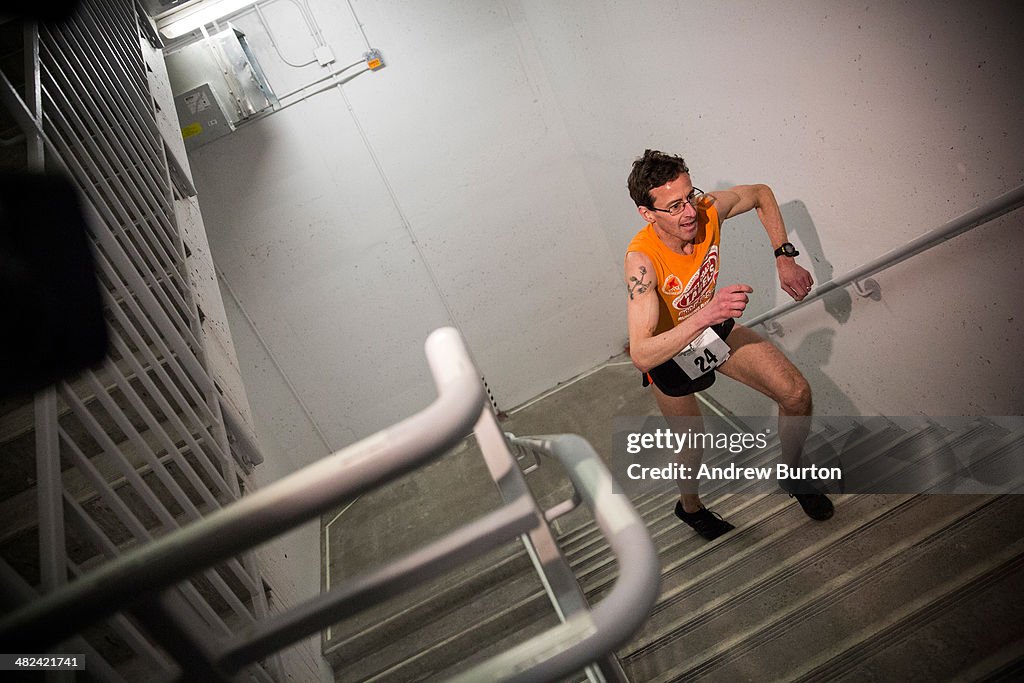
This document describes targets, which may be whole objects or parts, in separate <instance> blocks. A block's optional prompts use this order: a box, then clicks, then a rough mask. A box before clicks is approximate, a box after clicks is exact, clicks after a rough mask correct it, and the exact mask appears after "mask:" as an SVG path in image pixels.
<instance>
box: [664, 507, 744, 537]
mask: <svg viewBox="0 0 1024 683" xmlns="http://www.w3.org/2000/svg"><path fill="white" fill-rule="evenodd" d="M676 517H678V518H679V519H681V520H683V522H685V523H686V524H688V525H689V526H690V527H691V528H692V529H693V530H694V531H696V532H697V533H698V534H700V535H701V536H703V537H704V538H706V539H707V540H709V541H711V540H714V539H716V538H718V537H719V536H721V535H722V534H724V533H726V532H728V531H732V530H733V529H735V528H736V527H734V526H733V525H732V524H729V522H727V521H725V520H724V519H722V517H721V516H720V515H719V514H718V513H716V512H712V511H711V510H708V509H707V508H706V507H702V508H701V509H700V510H697V511H696V512H686V511H685V510H683V503H682V501H678V500H677V501H676Z"/></svg>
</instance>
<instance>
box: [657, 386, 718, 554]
mask: <svg viewBox="0 0 1024 683" xmlns="http://www.w3.org/2000/svg"><path fill="white" fill-rule="evenodd" d="M653 389H654V396H655V398H656V399H657V401H658V407H659V408H661V413H662V415H664V416H665V417H667V418H671V417H682V418H688V419H691V420H693V421H694V423H693V424H691V425H688V427H689V428H690V429H691V430H692V431H694V432H703V431H704V420H703V417H702V416H701V412H700V407H699V406H698V405H697V397H696V396H693V395H690V396H668V395H667V394H665V393H663V392H662V391H661V390H659V389H658V387H657V386H655V387H653ZM702 455H703V449H702V448H699V447H698V448H692V447H691V448H684V449H682V450H680V451H679V454H678V455H677V456H676V459H677V462H678V463H679V464H680V465H684V466H685V467H687V468H689V471H690V472H696V471H697V469H698V468H699V467H700V459H701V456H702ZM676 484H677V485H678V486H679V502H678V503H676V509H675V514H676V517H678V518H679V519H680V520H681V521H682V522H684V523H685V524H686V525H688V526H689V527H690V528H691V529H693V530H694V531H696V532H697V533H698V534H699V535H700V536H702V537H704V538H705V539H707V540H709V541H710V540H714V539H716V538H718V537H719V536H721V535H722V534H724V533H728V532H729V531H732V530H733V529H734V528H735V527H734V526H733V525H732V524H729V523H728V522H726V521H725V520H724V519H722V518H721V516H719V515H717V514H715V513H713V512H711V511H710V510H708V509H707V508H705V507H704V504H703V503H702V502H701V500H700V492H699V491H698V486H699V482H698V480H697V477H696V475H694V476H693V477H692V478H691V479H678V480H676Z"/></svg>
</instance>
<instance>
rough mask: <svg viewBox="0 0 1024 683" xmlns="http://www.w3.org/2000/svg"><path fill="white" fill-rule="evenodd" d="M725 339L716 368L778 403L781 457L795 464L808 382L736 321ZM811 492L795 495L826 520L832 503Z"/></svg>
mask: <svg viewBox="0 0 1024 683" xmlns="http://www.w3.org/2000/svg"><path fill="white" fill-rule="evenodd" d="M728 342H729V347H730V349H731V353H730V355H729V359H728V360H727V361H725V363H723V364H722V365H721V366H720V367H719V370H720V371H721V372H722V374H724V375H726V376H727V377H731V378H733V379H735V380H737V381H739V382H742V383H743V384H746V385H747V386H749V387H751V388H753V389H757V390H758V391H760V392H761V393H762V394H764V395H765V396H767V397H768V398H770V399H772V400H773V401H775V403H776V404H777V405H778V406H779V441H780V444H781V447H782V459H783V461H784V462H785V463H786V464H787V465H789V466H791V467H796V466H798V465H799V463H800V458H801V456H802V455H803V448H804V442H805V441H806V440H807V434H808V432H809V430H810V426H811V419H810V418H811V414H812V409H813V403H812V401H811V387H810V385H809V384H808V383H807V380H806V379H804V376H803V375H802V374H801V373H800V371H799V370H798V369H797V368H796V366H795V365H793V363H791V362H790V360H789V359H788V358H786V356H785V355H784V354H783V353H782V351H780V350H779V349H778V348H776V347H775V345H774V344H772V343H771V342H770V341H768V340H767V339H765V338H764V337H762V336H761V335H759V334H757V333H756V332H753V331H752V330H750V329H748V328H746V327H743V326H742V325H738V324H737V325H736V326H735V327H733V329H732V332H731V333H730V334H729V339H728ZM784 490H787V491H788V490H789V488H788V487H786V488H785V489H784ZM813 491H814V489H813V488H812V489H811V491H807V490H806V489H804V493H802V494H800V495H797V496H796V498H797V500H798V501H799V502H800V506H801V507H802V508H803V509H804V512H806V513H807V514H808V515H809V516H810V517H812V518H814V519H819V520H823V519H828V518H829V517H831V516H832V503H831V502H830V501H829V500H828V498H827V497H826V496H825V495H823V494H820V493H813ZM790 492H791V493H796V491H795V490H793V491H790Z"/></svg>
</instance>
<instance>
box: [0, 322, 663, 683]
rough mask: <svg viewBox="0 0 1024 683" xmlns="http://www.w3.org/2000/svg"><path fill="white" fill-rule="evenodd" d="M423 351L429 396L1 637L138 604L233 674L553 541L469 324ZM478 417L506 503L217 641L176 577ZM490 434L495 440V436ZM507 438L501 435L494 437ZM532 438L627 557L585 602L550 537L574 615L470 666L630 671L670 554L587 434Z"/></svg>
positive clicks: (106, 570)
mask: <svg viewBox="0 0 1024 683" xmlns="http://www.w3.org/2000/svg"><path fill="white" fill-rule="evenodd" d="M426 351H427V358H428V361H429V363H430V368H431V372H432V374H433V376H434V381H435V384H436V386H437V391H438V398H437V399H436V400H435V401H434V402H433V403H431V404H430V405H429V406H428V407H427V408H425V409H424V410H422V411H420V412H419V413H417V414H415V415H413V416H412V417H410V418H408V419H406V420H403V421H402V422H400V423H398V424H396V425H394V426H392V427H390V428H388V429H385V430H383V431H381V432H378V433H377V434H375V435H373V436H371V437H368V438H366V439H364V440H362V441H360V442H358V443H356V444H354V445H352V446H349V447H348V448H345V449H342V450H341V451H338V452H337V453H335V454H333V455H331V456H328V457H327V458H325V459H323V460H321V461H320V462H317V463H315V464H313V465H309V466H308V467H306V468H304V469H302V470H300V471H299V472H296V473H294V474H292V475H289V476H288V477H285V478H284V479H281V480H279V481H277V482H275V483H274V484H272V485H270V486H268V487H267V488H265V489H262V490H260V491H257V492H255V493H253V494H252V495H250V496H247V497H245V498H242V499H240V500H238V501H237V502H235V503H233V504H231V505H229V506H227V507H224V508H222V509H220V510H218V511H217V512H215V513H213V514H211V515H210V516H209V517H206V518H203V519H201V520H199V521H197V522H194V523H193V524H191V525H189V526H187V527H184V528H182V529H179V530H178V531H176V532H174V533H172V534H169V535H168V536H165V537H163V538H161V539H159V540H156V541H154V542H152V543H149V544H147V545H145V546H142V547H140V548H138V549H137V550H135V551H133V552H131V553H128V554H125V555H123V556H121V557H120V558H118V559H115V560H112V561H111V562H109V563H108V564H105V565H103V566H102V567H100V568H98V569H97V570H95V571H93V572H91V573H90V574H88V575H86V576H84V577H82V578H80V579H78V580H77V581H74V582H73V583H70V584H67V585H66V586H64V587H62V588H60V589H58V590H56V591H54V592H52V593H50V594H47V595H44V596H41V597H39V598H37V599H35V600H32V601H31V602H28V603H27V604H25V605H24V606H22V607H21V608H20V609H18V610H17V611H15V612H13V613H12V614H10V615H7V616H5V617H3V618H2V619H0V642H3V643H5V644H6V645H7V646H8V649H10V650H11V651H25V652H28V651H35V652H43V651H46V649H47V648H48V647H49V646H51V645H52V644H54V643H59V642H61V641H65V640H67V639H68V638H69V637H72V636H73V635H74V634H76V633H77V632H79V631H80V630H81V629H83V628H84V627H86V626H88V625H89V624H91V623H92V622H94V621H96V620H98V619H102V618H104V617H107V616H109V615H111V614H114V613H116V612H121V611H131V612H132V613H133V614H134V615H135V616H136V618H138V619H139V621H140V622H141V623H142V624H143V625H144V626H145V627H147V628H148V629H150V630H151V631H154V632H156V633H158V634H160V637H161V643H162V645H163V646H164V647H165V649H167V650H168V652H169V653H170V654H171V655H172V656H173V657H175V659H176V660H177V662H178V664H179V666H180V667H181V671H180V673H179V676H181V677H182V678H184V679H190V680H205V681H227V680H228V677H229V676H231V675H233V674H235V673H237V672H238V671H240V670H242V669H243V668H244V667H246V666H247V665H249V664H250V663H251V662H254V661H256V660H258V659H259V658H260V657H262V656H265V655H268V654H271V653H273V652H276V651H278V650H280V649H282V648H284V647H287V646H288V645H289V644H291V643H294V642H295V641H297V640H299V639H301V638H302V637H304V636H307V635H309V634H310V633H313V632H315V631H316V630H318V629H320V628H323V627H325V626H327V625H329V624H330V623H334V622H336V621H337V620H338V618H339V614H342V613H345V611H346V610H348V611H349V612H348V613H351V611H357V610H360V609H364V608H367V607H369V606H372V605H373V604H375V603H376V602H378V601H380V600H382V599H384V598H386V597H389V596H392V595H395V594H397V593H398V592H401V591H403V590H406V589H408V588H410V587H411V586H413V585H416V584H418V583H422V582H423V581H425V580H427V579H430V578H433V577H435V576H438V575H441V574H443V573H444V572H445V571H447V570H448V569H450V568H451V565H452V564H453V563H458V562H464V561H466V560H468V559H470V558H472V557H478V556H480V555H481V554H483V553H485V552H487V551H489V550H490V549H492V548H494V547H497V545H498V544H500V543H504V542H508V541H510V540H512V539H515V538H521V539H524V541H528V542H529V543H528V545H530V546H532V547H537V546H536V545H535V543H539V544H540V545H541V546H548V545H551V546H553V545H554V544H553V543H549V542H550V541H551V539H550V534H549V533H548V531H549V530H548V527H547V525H546V524H545V523H544V522H545V513H544V511H543V510H541V508H540V507H539V506H538V504H537V502H536V500H535V499H534V498H533V496H532V495H531V494H530V493H529V491H528V489H527V488H526V487H525V481H524V480H522V475H521V473H520V471H519V468H518V466H517V464H516V460H515V458H514V457H513V456H512V455H511V454H510V453H509V451H508V449H507V447H506V446H507V441H506V440H505V439H506V438H505V436H504V435H503V434H502V433H501V432H500V430H498V428H497V423H496V422H495V421H494V415H493V413H492V412H491V411H490V408H489V407H488V405H487V402H486V397H485V394H484V391H483V387H482V385H481V384H480V381H479V374H478V373H477V372H476V369H475V368H474V367H473V364H472V362H471V361H470V359H469V356H468V354H467V352H466V349H465V347H464V346H463V344H462V340H461V337H460V336H459V334H458V332H456V331H455V330H454V329H452V328H442V329H440V330H436V331H435V332H434V333H432V334H431V335H430V337H429V338H428V339H427V343H426ZM474 427H475V431H476V432H477V434H478V438H479V437H480V436H484V439H483V441H481V450H482V451H484V456H485V460H487V462H488V466H489V467H491V468H493V471H492V474H498V475H499V477H500V479H501V480H502V481H499V480H498V479H496V480H495V481H496V483H498V484H499V488H500V489H501V490H502V493H503V498H504V499H505V500H504V504H503V505H502V506H501V507H500V508H499V509H497V510H494V511H492V512H490V513H488V514H486V515H484V516H483V517H481V518H479V519H476V520H473V521H470V522H468V523H467V524H464V525H463V526H461V527H460V528H458V529H456V530H455V531H453V532H450V533H449V534H447V535H446V536H444V537H443V538H441V539H439V540H437V541H434V542H431V543H429V544H427V545H425V546H423V547H422V548H419V549H418V550H415V551H413V552H410V553H408V554H407V555H405V556H404V557H401V558H398V559H397V560H392V561H390V562H388V563H386V564H384V565H383V566H382V567H380V568H378V569H376V570H373V571H371V572H369V573H367V574H365V575H362V576H358V577H355V578H354V579H350V580H349V581H346V582H345V583H343V584H341V585H340V586H338V587H337V588H334V589H332V590H330V591H327V592H326V593H322V594H320V595H318V596H316V597H314V598H311V599H309V600H307V601H305V602H303V603H301V604H299V605H297V606H294V607H292V608H290V609H288V610H287V611H284V612H282V613H279V614H275V615H273V616H270V617H268V618H266V619H264V620H261V621H260V622H257V623H255V624H252V625H250V626H249V627H246V628H244V629H243V630H242V631H241V632H239V633H238V634H236V635H235V636H232V637H229V638H226V639H220V640H219V642H211V641H213V639H211V637H210V634H209V633H208V629H207V628H206V627H205V625H204V624H203V623H201V622H199V621H197V620H196V618H195V617H194V615H192V614H191V613H190V610H189V609H188V606H187V605H186V604H184V603H183V602H182V601H181V600H180V599H179V598H178V597H177V596H176V594H175V593H174V591H172V590H169V589H170V588H171V587H173V586H174V585H175V584H177V583H179V582H181V581H185V580H187V579H188V578H189V577H190V576H192V575H193V574H195V573H196V572H197V571H199V570H201V569H203V568H206V567H210V566H213V565H215V564H217V563H219V562H222V561H224V560H227V559H229V558H230V557H232V556H234V555H237V554H239V553H240V552H242V551H245V550H248V549H250V548H251V547H254V546H256V545H259V544H261V543H264V542H266V541H268V540H270V539H272V538H274V537H276V536H278V535H280V534H281V533H284V532H285V531H288V530H289V529H291V528H293V527H295V526H297V525H299V524H301V523H303V522H305V521H308V520H310V519H313V518H315V517H316V516H317V515H319V514H321V513H323V512H325V511H327V510H328V509H330V508H331V507H333V506H335V505H337V504H338V503H340V502H341V501H343V500H345V499H348V498H351V497H353V496H356V495H358V494H360V493H362V492H364V491H366V490H369V489H371V488H373V487H376V486H379V485H381V484H383V483H385V482H387V481H389V480H392V479H395V478H397V477H399V476H401V475H402V474H405V473H406V472H408V471H410V470H412V469H414V468H416V467H417V466H420V465H422V464H425V463H426V462H428V461H429V460H431V459H432V458H435V457H437V456H438V455H440V454H442V453H444V452H446V451H447V450H448V449H450V448H451V447H452V446H454V445H456V444H457V443H458V442H459V440H461V439H462V438H463V437H465V436H466V435H467V434H468V433H469V432H470V431H471V430H474ZM484 441H486V442H487V444H490V445H491V446H492V447H491V448H488V449H485V448H484ZM499 442H500V444H501V447H500V448H494V447H493V446H494V445H495V444H498V443H499ZM523 443H524V444H529V445H530V447H531V448H536V449H540V450H542V451H544V452H546V453H548V454H550V455H551V456H552V457H554V458H557V459H558V460H560V461H561V462H562V463H563V465H564V466H565V468H566V470H567V472H568V474H569V477H570V480H571V481H572V484H573V486H574V488H575V489H576V490H577V492H578V494H579V495H580V496H581V497H582V498H583V499H584V500H585V501H586V503H587V504H588V505H589V506H590V507H591V509H592V510H593V512H594V515H595V517H596V519H597V523H598V525H599V527H600V529H601V530H602V532H603V533H604V534H605V536H606V537H607V539H608V543H609V545H610V546H611V548H612V550H613V552H614V553H615V555H616V557H617V558H618V560H619V565H620V570H619V579H618V581H617V582H616V584H615V586H614V588H613V589H612V591H611V593H609V595H608V596H607V597H606V598H605V599H604V600H602V602H601V603H600V604H599V605H598V606H597V607H596V608H594V609H593V610H591V609H588V608H587V607H586V603H585V601H584V600H583V598H582V591H580V589H579V586H578V584H577V583H575V579H574V578H573V577H572V574H571V571H570V570H569V565H568V562H567V561H566V560H565V557H564V555H562V554H561V552H560V551H559V550H557V548H555V549H554V550H553V553H554V555H551V554H550V552H549V551H550V549H549V548H544V549H543V553H542V554H543V556H544V557H545V558H546V560H545V563H544V566H542V567H539V568H538V569H539V571H540V572H541V578H542V581H548V580H552V582H553V583H557V584H558V585H557V586H556V588H557V590H558V592H559V595H556V596H554V598H553V600H554V603H555V607H556V609H559V610H562V608H567V609H564V610H562V611H560V612H559V613H560V616H562V617H565V618H564V619H563V623H561V624H560V625H559V626H556V627H554V628H552V629H549V630H548V631H546V632H545V633H542V634H540V635H539V636H535V637H534V638H531V639H530V640H528V641H527V642H525V643H523V644H522V645H520V646H518V647H516V648H513V649H512V650H510V651H508V652H506V653H503V654H500V655H497V656H495V657H493V658H492V659H490V660H488V661H486V662H484V663H482V664H480V665H479V666H477V667H475V668H474V669H472V670H471V671H470V672H467V673H466V674H464V675H463V677H462V679H461V680H517V681H524V680H549V679H553V678H557V677H559V676H562V675H566V674H569V673H571V672H573V671H578V670H579V669H582V668H584V667H586V666H588V665H590V664H592V663H595V662H596V663H598V666H603V667H604V668H602V671H609V672H611V675H612V678H608V677H606V678H605V680H624V677H623V676H621V675H619V676H615V669H614V667H613V664H612V663H610V662H609V661H606V660H609V658H610V659H611V660H614V656H613V655H612V654H611V653H613V652H614V649H615V648H616V647H618V646H619V645H621V644H622V643H623V642H625V640H626V639H628V638H629V637H630V636H631V635H632V634H633V633H634V632H635V631H636V630H637V629H638V628H639V626H640V625H641V624H642V622H643V621H644V620H645V619H646V617H647V615H648V613H649V612H650V609H651V607H652V606H653V605H654V601H655V599H656V597H657V595H658V590H659V579H660V566H659V563H658V557H657V552H656V551H655V549H654V545H653V543H652V541H651V538H650V536H649V534H648V532H647V528H646V526H645V525H644V523H643V520H641V519H640V517H639V516H638V515H637V513H636V511H635V510H633V508H632V507H631V505H630V503H629V501H628V500H626V498H625V497H624V496H619V495H614V494H613V493H612V478H611V475H610V474H609V472H608V470H607V469H606V468H605V467H604V465H603V463H602V462H601V460H600V458H599V457H598V456H597V454H596V453H594V451H593V449H592V448H591V446H590V445H589V444H588V443H587V442H586V441H585V440H583V439H582V438H580V437H578V436H575V435H561V436H553V437H542V438H540V439H530V440H523ZM487 451H490V452H489V453H488V452H487ZM503 473H504V474H503ZM508 474H512V475H513V477H514V476H515V475H518V479H517V480H516V481H517V482H518V484H521V486H520V485H512V486H509V485H508V483H509V481H510V479H509V478H508V476H507V475H508ZM503 484H504V487H503ZM541 531H543V532H544V533H540V532H541ZM545 534H547V536H545ZM545 539H547V540H545ZM558 558H560V564H559V566H560V567H561V568H562V569H564V572H568V577H569V578H568V583H569V584H571V585H572V586H575V590H576V591H577V592H578V594H579V601H578V602H576V603H573V599H572V596H571V595H568V594H567V593H566V592H565V588H566V575H565V574H564V572H562V571H561V570H556V569H555V568H554V567H552V566H550V565H548V563H547V560H548V559H550V560H552V561H554V560H555V559H558ZM473 672H477V673H475V674H474V673H473ZM480 672H484V673H483V674H482V675H481V674H480Z"/></svg>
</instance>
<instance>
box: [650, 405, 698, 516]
mask: <svg viewBox="0 0 1024 683" xmlns="http://www.w3.org/2000/svg"><path fill="white" fill-rule="evenodd" d="M651 388H652V389H654V398H655V400H657V402H658V408H660V409H661V414H662V415H664V416H665V417H687V418H696V421H695V422H696V423H697V424H699V425H703V424H704V422H703V416H702V415H701V412H700V406H699V405H698V404H697V397H696V396H694V395H693V394H691V395H689V396H669V395H668V394H666V393H664V392H662V391H661V390H660V389H659V388H658V387H657V386H654V385H652V386H651ZM700 431H704V430H703V427H702V428H701V430H700ZM703 455H704V454H703V449H701V448H684V449H683V450H681V451H680V452H679V455H678V457H677V459H676V461H677V462H678V463H679V464H680V465H683V466H685V467H687V468H689V471H690V472H696V471H697V468H698V467H700V460H701V457H702V456H703ZM676 484H678V485H679V501H680V502H681V503H682V504H683V510H684V511H686V512H697V510H700V509H701V507H703V504H702V503H701V502H700V492H699V491H698V490H697V479H696V478H694V479H690V480H682V479H679V480H677V481H676Z"/></svg>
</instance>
